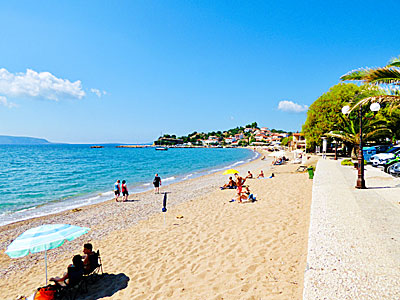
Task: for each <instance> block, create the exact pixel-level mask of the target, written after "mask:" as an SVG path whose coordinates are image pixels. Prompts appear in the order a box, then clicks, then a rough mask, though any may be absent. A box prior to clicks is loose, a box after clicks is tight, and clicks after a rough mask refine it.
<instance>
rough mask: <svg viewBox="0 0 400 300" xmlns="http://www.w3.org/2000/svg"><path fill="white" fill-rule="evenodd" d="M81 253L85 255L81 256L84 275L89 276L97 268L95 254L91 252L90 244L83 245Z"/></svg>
mask: <svg viewBox="0 0 400 300" xmlns="http://www.w3.org/2000/svg"><path fill="white" fill-rule="evenodd" d="M83 253H84V254H85V255H84V256H83V258H84V259H83V268H84V271H85V274H89V273H91V272H93V270H94V269H96V268H97V267H98V266H99V262H98V257H97V253H96V252H93V246H92V244H90V243H87V244H84V245H83Z"/></svg>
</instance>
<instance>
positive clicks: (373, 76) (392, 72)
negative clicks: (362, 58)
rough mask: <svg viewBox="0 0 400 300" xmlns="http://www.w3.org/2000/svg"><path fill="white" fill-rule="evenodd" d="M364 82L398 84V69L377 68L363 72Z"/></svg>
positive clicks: (399, 74) (399, 79) (399, 76)
mask: <svg viewBox="0 0 400 300" xmlns="http://www.w3.org/2000/svg"><path fill="white" fill-rule="evenodd" d="M364 79H365V80H366V82H368V83H371V84H382V83H384V84H400V69H398V68H377V69H372V70H370V71H369V72H368V73H367V74H365V78H364Z"/></svg>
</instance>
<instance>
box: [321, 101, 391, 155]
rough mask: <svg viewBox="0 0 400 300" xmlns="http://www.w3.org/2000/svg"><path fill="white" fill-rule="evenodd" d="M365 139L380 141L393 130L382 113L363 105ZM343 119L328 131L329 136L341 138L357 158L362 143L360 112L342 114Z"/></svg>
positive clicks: (365, 140) (340, 116)
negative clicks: (375, 112)
mask: <svg viewBox="0 0 400 300" xmlns="http://www.w3.org/2000/svg"><path fill="white" fill-rule="evenodd" d="M362 109H363V141H364V142H368V141H378V140H380V139H382V138H386V137H387V136H390V134H391V131H390V129H388V128H387V121H386V120H385V118H384V117H383V116H382V114H379V113H378V114H376V116H374V113H373V112H371V111H369V108H367V107H363V108H362ZM338 117H339V118H341V119H342V121H341V122H338V123H337V125H336V126H335V129H334V130H332V131H331V132H328V133H326V135H327V136H329V137H333V138H335V139H339V140H341V141H343V142H344V143H345V144H347V145H348V146H349V147H350V148H352V149H353V151H352V156H353V157H354V158H356V153H358V148H359V143H360V127H359V119H358V112H356V111H353V112H351V113H349V114H348V115H343V114H340V115H338Z"/></svg>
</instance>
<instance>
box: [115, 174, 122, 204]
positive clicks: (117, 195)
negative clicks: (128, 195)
mask: <svg viewBox="0 0 400 300" xmlns="http://www.w3.org/2000/svg"><path fill="white" fill-rule="evenodd" d="M119 183H120V181H119V179H118V180H117V181H116V182H115V183H114V194H115V201H117V202H118V197H119V195H121V187H120V186H119Z"/></svg>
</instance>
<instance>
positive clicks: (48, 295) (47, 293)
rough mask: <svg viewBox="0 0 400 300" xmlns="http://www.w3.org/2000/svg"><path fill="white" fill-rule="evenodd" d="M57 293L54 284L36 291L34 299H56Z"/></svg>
mask: <svg viewBox="0 0 400 300" xmlns="http://www.w3.org/2000/svg"><path fill="white" fill-rule="evenodd" d="M55 293H56V290H55V287H54V286H53V285H48V286H45V287H41V288H39V289H38V291H37V292H36V295H35V298H34V300H54V299H55V297H54V294H55Z"/></svg>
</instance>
